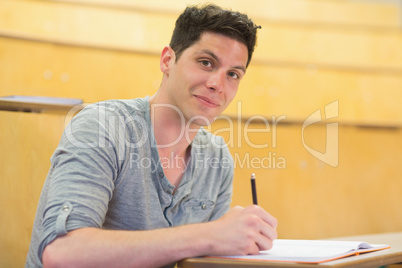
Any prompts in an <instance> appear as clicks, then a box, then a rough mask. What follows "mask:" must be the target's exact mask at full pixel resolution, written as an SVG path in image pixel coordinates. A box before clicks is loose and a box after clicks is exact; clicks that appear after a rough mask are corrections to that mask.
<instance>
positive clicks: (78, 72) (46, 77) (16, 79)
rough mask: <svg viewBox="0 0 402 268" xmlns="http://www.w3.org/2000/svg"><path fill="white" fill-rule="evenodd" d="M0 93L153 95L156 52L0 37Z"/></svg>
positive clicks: (157, 76)
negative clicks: (152, 53) (73, 45)
mask: <svg viewBox="0 0 402 268" xmlns="http://www.w3.org/2000/svg"><path fill="white" fill-rule="evenodd" d="M0 50H1V51H3V53H4V54H3V55H4V56H3V57H2V58H3V60H2V61H1V62H0V70H1V71H0V95H3V96H4V95H42V96H54V97H72V98H82V99H83V100H84V101H85V102H89V103H90V102H95V101H100V100H105V99H115V98H133V97H140V96H145V95H152V94H154V93H155V92H156V90H157V88H158V87H159V84H160V81H161V78H162V73H161V72H160V70H159V56H154V55H147V54H145V55H144V54H138V53H130V52H122V51H121V52H119V51H111V50H106V51H105V50H100V49H89V48H83V47H72V46H63V45H55V44H50V43H41V42H31V41H24V40H15V39H8V38H0Z"/></svg>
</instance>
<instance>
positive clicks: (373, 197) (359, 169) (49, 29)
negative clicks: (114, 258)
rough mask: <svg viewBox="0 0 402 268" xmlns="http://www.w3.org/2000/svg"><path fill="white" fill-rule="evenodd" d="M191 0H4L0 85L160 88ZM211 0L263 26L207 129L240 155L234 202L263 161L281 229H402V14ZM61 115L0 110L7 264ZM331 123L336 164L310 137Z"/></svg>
mask: <svg viewBox="0 0 402 268" xmlns="http://www.w3.org/2000/svg"><path fill="white" fill-rule="evenodd" d="M186 2H194V1H174V2H172V3H169V4H166V3H167V2H166V1H160V0H152V1H145V2H143V3H140V1H135V2H133V1H129V0H119V1H110V0H81V1H80V0H76V1H74V0H70V1H67V0H66V1H40V0H26V1H21V0H15V1H0V96H5V95H40V96H58V97H73V98H82V99H83V100H84V101H85V102H88V103H90V102H95V101H100V100H104V99H110V98H133V97H141V96H144V95H152V94H153V93H154V92H155V91H156V90H157V88H158V86H159V83H160V79H161V72H160V71H159V67H158V66H159V65H158V64H159V54H160V51H161V49H162V48H163V46H164V45H166V44H168V42H169V37H170V34H171V31H172V29H173V25H174V20H175V18H176V16H177V14H179V13H180V11H181V10H182V9H183V8H184V7H185V3H186ZM216 3H218V4H222V5H224V6H229V7H232V8H233V9H238V10H241V11H245V12H247V13H248V14H249V15H250V16H252V17H253V18H254V21H255V22H256V23H257V24H260V25H262V29H261V30H259V41H258V46H257V48H256V52H255V55H254V59H253V62H252V64H251V65H250V67H249V69H248V70H247V75H246V77H245V79H244V81H243V82H242V84H241V88H240V89H239V92H238V95H237V97H236V99H235V100H234V102H233V104H232V105H231V106H230V107H229V108H228V109H227V111H226V112H225V116H228V117H227V118H226V119H225V118H223V119H221V120H218V121H217V122H216V123H214V125H213V126H212V128H211V129H210V130H211V131H212V132H214V133H218V132H219V134H220V135H223V136H224V137H225V139H226V140H227V141H228V144H229V147H230V150H231V152H232V154H233V156H234V158H235V164H236V170H235V182H234V196H233V205H243V206H246V205H248V204H250V203H251V192H250V186H249V184H250V181H249V177H250V174H251V173H252V172H255V173H256V175H257V185H258V199H259V203H260V205H261V206H263V207H264V208H266V209H267V210H269V211H270V212H271V213H272V214H273V215H275V216H276V217H277V218H278V219H279V222H280V225H279V234H280V236H281V237H282V238H324V237H330V236H343V235H355V234H364V233H375V232H388V231H401V226H402V213H401V212H400V209H398V206H399V205H400V204H401V201H402V199H401V197H400V196H401V189H402V187H401V186H402V181H401V175H402V166H401V165H400V162H401V160H402V151H401V150H400V148H402V146H401V145H402V144H401V141H402V140H401V134H402V133H401V126H402V107H401V105H400V104H399V103H400V101H399V100H401V99H402V91H401V90H402V50H401V49H400V48H401V47H402V34H401V25H400V23H401V20H402V19H401V17H400V7H399V6H398V5H397V4H396V2H392V1H389V2H388V1H387V2H379V1H346V0H339V1H337V0H320V1H317V0H280V1H279V0H267V1H263V2H262V1H257V0H250V1H216ZM334 101H337V113H336V114H337V115H338V116H337V117H336V118H332V119H328V120H326V119H325V114H326V113H325V107H326V106H327V105H329V104H331V103H333V102H334ZM327 107H328V106H327ZM317 110H321V111H322V113H321V115H322V116H323V121H322V122H318V123H316V124H313V125H311V126H308V127H307V128H305V129H304V132H303V134H304V136H303V138H304V139H302V129H303V123H304V121H305V120H306V119H307V118H308V117H309V116H310V115H311V114H313V113H314V112H315V111H317ZM256 115H258V117H254V119H255V120H252V122H251V124H249V125H247V126H246V123H247V120H249V119H250V118H252V117H253V116H256ZM327 115H328V114H327ZM228 118H229V119H228ZM272 118H274V120H275V118H276V119H278V118H280V119H281V120H280V121H279V123H278V124H277V125H276V128H275V124H274V122H275V121H274V122H272V121H267V122H265V123H264V121H263V120H265V119H267V120H272ZM64 121H65V116H64V114H62V113H57V114H56V113H41V114H33V113H18V112H5V111H0V152H1V154H0V174H1V180H0V201H1V202H0V266H1V267H3V266H4V267H21V266H22V265H23V263H24V260H25V254H26V252H27V249H28V244H29V239H30V232H31V226H32V221H33V217H34V214H35V208H36V204H37V200H38V198H39V194H40V189H41V187H42V184H43V181H44V179H45V177H46V173H47V171H48V168H49V158H50V155H51V154H52V152H53V150H54V149H55V147H56V146H57V144H58V141H59V139H60V136H61V133H62V131H63V128H64V123H65V122H64ZM229 121H230V122H233V127H232V128H230V124H229ZM326 123H338V131H339V133H338V137H337V139H336V142H337V144H338V145H337V146H336V148H338V150H337V151H336V153H337V155H338V157H337V159H338V160H339V162H338V164H337V166H336V167H332V166H330V165H328V164H326V163H324V162H322V161H320V160H318V159H317V158H315V157H314V156H312V155H311V154H310V153H309V152H308V151H307V149H306V147H307V146H309V147H311V148H313V149H315V150H317V151H321V152H325V148H326V147H325V146H326V144H325V141H326V133H327V131H326ZM267 124H268V125H267ZM268 126H269V128H268ZM244 129H248V130H249V132H247V133H246V134H247V135H244V132H243V131H244ZM256 129H260V131H261V132H257V131H256ZM303 142H304V143H303ZM255 145H267V146H266V147H265V148H261V149H258V148H256V146H255ZM247 157H248V158H247ZM244 161H246V162H244Z"/></svg>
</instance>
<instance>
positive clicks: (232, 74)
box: [228, 72, 240, 79]
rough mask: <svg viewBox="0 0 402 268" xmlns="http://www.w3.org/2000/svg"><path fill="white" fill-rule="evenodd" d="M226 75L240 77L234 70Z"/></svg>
mask: <svg viewBox="0 0 402 268" xmlns="http://www.w3.org/2000/svg"><path fill="white" fill-rule="evenodd" d="M228 75H229V76H230V77H231V78H235V79H238V78H240V77H239V75H238V74H237V73H235V72H229V73H228Z"/></svg>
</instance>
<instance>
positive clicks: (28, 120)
mask: <svg viewBox="0 0 402 268" xmlns="http://www.w3.org/2000/svg"><path fill="white" fill-rule="evenodd" d="M63 129H64V116H62V115H60V114H33V113H19V112H5V111H0V152H1V153H0V174H1V179H0V267H10V268H11V267H23V266H24V264H25V257H26V254H27V252H28V248H29V241H30V240H31V230H32V224H33V220H34V217H35V212H36V207H37V204H38V200H39V196H40V193H41V190H42V185H43V182H44V180H45V178H46V175H47V172H48V170H49V167H50V160H49V159H50V156H51V155H52V153H53V151H54V150H55V149H56V147H57V144H58V143H59V140H60V137H61V134H62V131H63Z"/></svg>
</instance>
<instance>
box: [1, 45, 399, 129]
mask: <svg viewBox="0 0 402 268" xmlns="http://www.w3.org/2000/svg"><path fill="white" fill-rule="evenodd" d="M0 40H1V42H0V49H1V51H3V53H4V54H3V55H4V56H3V57H2V58H3V60H2V61H1V62H0V70H1V72H0V95H18V94H20V95H24V94H25V95H44V96H56V97H72V98H76V97H79V98H82V99H83V100H84V101H85V102H88V103H90V102H96V101H100V100H105V99H111V98H134V97H142V96H145V95H152V94H153V93H154V92H156V90H157V88H158V87H159V84H160V81H161V77H162V73H161V71H160V70H159V56H156V55H148V54H145V55H144V54H138V53H130V52H123V51H121V52H118V51H113V50H100V49H90V48H85V47H74V46H65V45H54V44H49V43H41V42H31V41H24V40H17V39H9V38H0ZM289 78H290V79H289ZM401 89H402V75H401V76H400V75H396V74H393V73H372V72H358V71H351V70H349V71H345V70H339V69H325V68H315V67H312V66H305V67H302V66H299V67H291V66H281V67H278V66H269V65H264V64H258V63H254V64H251V65H250V67H249V69H248V70H247V75H246V76H245V78H244V80H243V81H242V82H241V84H240V88H239V91H238V93H237V96H236V98H235V100H234V101H233V103H232V104H231V105H230V106H229V107H228V109H227V110H226V112H225V114H228V115H237V114H239V113H240V114H241V115H240V116H242V117H249V116H252V115H256V114H259V115H263V116H268V117H270V116H271V115H275V116H277V117H279V116H282V115H284V116H286V118H287V119H288V120H296V121H300V120H305V119H306V118H307V117H308V116H309V115H310V114H311V113H313V112H315V111H316V110H317V109H320V108H322V107H324V106H325V105H327V104H329V103H331V102H333V101H339V111H340V114H339V120H340V121H342V122H347V123H360V124H379V125H397V126H399V125H400V124H401V118H402V107H401V106H400V105H399V100H400V99H401V98H402V91H401ZM385 92H386V94H385ZM239 105H240V106H241V107H240V106H239ZM239 107H240V108H239Z"/></svg>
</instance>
